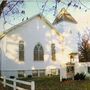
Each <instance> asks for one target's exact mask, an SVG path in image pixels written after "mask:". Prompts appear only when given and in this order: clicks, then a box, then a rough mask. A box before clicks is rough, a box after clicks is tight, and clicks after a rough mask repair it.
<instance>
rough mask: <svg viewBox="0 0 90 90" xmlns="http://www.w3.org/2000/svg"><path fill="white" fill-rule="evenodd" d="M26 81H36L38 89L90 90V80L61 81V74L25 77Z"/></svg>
mask: <svg viewBox="0 0 90 90" xmlns="http://www.w3.org/2000/svg"><path fill="white" fill-rule="evenodd" d="M23 80H25V81H31V80H34V81H35V88H36V90H90V80H82V81H73V80H68V81H63V82H60V81H59V76H51V77H38V78H32V79H29V78H24V79H23Z"/></svg>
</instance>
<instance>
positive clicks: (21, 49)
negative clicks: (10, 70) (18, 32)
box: [19, 40, 24, 61]
mask: <svg viewBox="0 0 90 90" xmlns="http://www.w3.org/2000/svg"><path fill="white" fill-rule="evenodd" d="M19 61H24V41H22V40H21V41H19Z"/></svg>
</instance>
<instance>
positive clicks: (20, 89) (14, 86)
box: [1, 77, 35, 90]
mask: <svg viewBox="0 0 90 90" xmlns="http://www.w3.org/2000/svg"><path fill="white" fill-rule="evenodd" d="M1 79H3V82H2V83H3V85H4V87H6V85H7V86H9V87H12V88H13V90H17V89H18V90H29V89H24V88H21V87H19V86H17V84H16V83H20V84H24V85H28V86H30V87H31V89H30V90H35V82H34V81H31V82H26V81H22V80H16V78H14V79H10V78H5V77H1ZM7 80H8V81H11V82H13V84H9V83H7Z"/></svg>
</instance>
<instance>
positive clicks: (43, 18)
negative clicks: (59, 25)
mask: <svg viewBox="0 0 90 90" xmlns="http://www.w3.org/2000/svg"><path fill="white" fill-rule="evenodd" d="M36 17H40V19H42V20H43V21H44V22H45V24H47V26H49V27H50V28H51V29H53V30H54V31H55V32H56V34H57V35H58V36H60V37H62V38H63V36H62V34H61V33H60V32H58V30H57V29H56V28H55V27H54V26H53V25H52V24H51V23H50V22H49V21H48V20H47V19H46V18H45V17H44V16H43V15H42V14H41V13H40V14H37V15H35V16H33V17H32V18H29V19H28V20H25V21H23V22H21V23H19V24H17V25H15V26H13V27H11V28H10V29H8V30H6V31H4V32H2V34H1V35H0V40H1V39H2V38H3V37H4V36H6V35H7V34H8V33H9V32H11V31H13V30H14V29H15V28H18V27H19V26H21V25H23V24H25V23H27V22H29V21H31V20H32V19H34V18H36Z"/></svg>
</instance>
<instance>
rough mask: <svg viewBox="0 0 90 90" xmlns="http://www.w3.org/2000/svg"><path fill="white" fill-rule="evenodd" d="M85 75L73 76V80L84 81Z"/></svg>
mask: <svg viewBox="0 0 90 90" xmlns="http://www.w3.org/2000/svg"><path fill="white" fill-rule="evenodd" d="M85 77H86V75H85V74H84V73H77V74H76V75H75V76H74V80H85Z"/></svg>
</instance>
